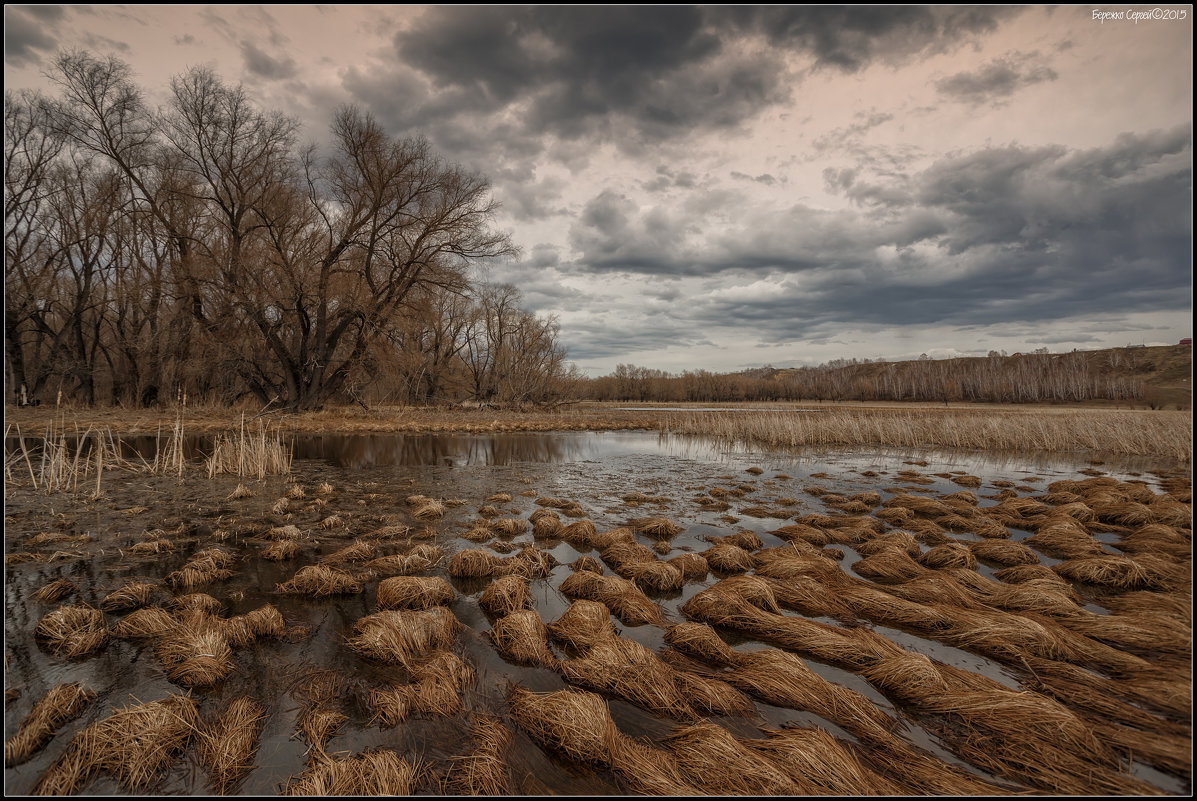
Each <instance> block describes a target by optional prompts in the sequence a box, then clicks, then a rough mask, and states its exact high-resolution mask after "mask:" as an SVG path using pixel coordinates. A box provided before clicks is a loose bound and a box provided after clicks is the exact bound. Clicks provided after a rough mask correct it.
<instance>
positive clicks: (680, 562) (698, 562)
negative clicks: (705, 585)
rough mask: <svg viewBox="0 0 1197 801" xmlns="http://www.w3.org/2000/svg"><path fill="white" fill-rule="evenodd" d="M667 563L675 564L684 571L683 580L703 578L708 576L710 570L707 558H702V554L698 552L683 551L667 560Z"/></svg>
mask: <svg viewBox="0 0 1197 801" xmlns="http://www.w3.org/2000/svg"><path fill="white" fill-rule="evenodd" d="M666 564H670V565H673V566H674V567H676V568H677V569H678V570H680V571H681V573H682V579H683V581H689V580H691V579H697V580H700V581H701V580H702V579H705V578H706V577H707V573H709V572H710V569H711V568H710V565H708V564H707V560H706V559H703V558H702V555H701V554H696V553H682V554H678V555H677V556H674V557H672V558H670V559H667V560H666Z"/></svg>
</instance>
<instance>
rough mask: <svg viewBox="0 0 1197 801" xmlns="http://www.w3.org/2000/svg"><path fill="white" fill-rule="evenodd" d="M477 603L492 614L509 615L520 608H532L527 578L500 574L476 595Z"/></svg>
mask: <svg viewBox="0 0 1197 801" xmlns="http://www.w3.org/2000/svg"><path fill="white" fill-rule="evenodd" d="M478 605H479V606H480V607H482V608H483V609H485V610H486V611H487V612H490V613H491V614H492V615H499V616H503V615H509V614H511V613H512V612H516V611H519V610H521V609H532V608H533V602H532V592H531V590H529V589H528V580H527V579H525V578H524V577H522V576H515V575H511V576H500V577H499V578H496V579H495V580H494V581H492V582H491V583H490V584H488V585H486V589H484V590H483V591H482V594H481V595H480V596H479V597H478Z"/></svg>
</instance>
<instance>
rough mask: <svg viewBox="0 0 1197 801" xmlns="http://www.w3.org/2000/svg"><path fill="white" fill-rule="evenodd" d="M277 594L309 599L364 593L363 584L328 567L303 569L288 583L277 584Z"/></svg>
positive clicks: (317, 566) (310, 566)
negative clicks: (303, 596)
mask: <svg viewBox="0 0 1197 801" xmlns="http://www.w3.org/2000/svg"><path fill="white" fill-rule="evenodd" d="M274 591H275V592H281V593H286V594H288V595H306V596H308V597H309V598H326V597H328V596H329V595H346V594H352V593H357V592H361V591H362V585H361V582H359V581H358V580H357V579H356V578H355V577H354V576H352V575H350V574H349V573H346V572H345V571H343V570H338V569H336V568H335V567H329V566H328V565H308V566H307V567H301V568H300V569H299V570H297V571H296V572H295V575H294V576H292V577H291V578H290V579H288V580H287V581H284V582H282V583H281V584H276V585H275V587H274Z"/></svg>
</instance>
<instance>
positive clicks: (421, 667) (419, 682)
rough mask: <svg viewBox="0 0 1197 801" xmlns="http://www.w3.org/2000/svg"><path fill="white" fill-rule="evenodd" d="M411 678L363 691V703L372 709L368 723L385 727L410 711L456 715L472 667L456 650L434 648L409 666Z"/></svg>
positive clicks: (431, 715) (433, 715)
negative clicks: (405, 682)
mask: <svg viewBox="0 0 1197 801" xmlns="http://www.w3.org/2000/svg"><path fill="white" fill-rule="evenodd" d="M411 678H412V683H410V684H406V685H397V686H394V687H388V688H383V689H374V690H370V691H369V692H368V693H367V695H366V705H367V706H368V707H369V708H370V710H371V711H372V712H373V718H371V723H377V724H378V725H379V726H381V727H383V728H389V727H391V726H397V725H398V724H400V723H402V722H403V721H405V720H407V718H408V717H410V716H411V715H414V714H418V715H424V716H426V717H448V716H450V715H456V714H457V713H458V712H460V711H461V708H462V694H463V693H464V692H465V688H466V687H467V686H468V685H469V684H470V683H471V682H472V681H473V680H474V669H473V668H472V667H471V666H470V664H469V663H468V662H466V661H464V660H463V659H461V657H459V656H457V655H456V654H454V653H452V652H450V651H441V650H438V651H433V652H432V655H431V656H430V657H428V658H427V659H423V660H421V661H419V662H417V663H416V664H415V665H414V666H413V667H412V668H411Z"/></svg>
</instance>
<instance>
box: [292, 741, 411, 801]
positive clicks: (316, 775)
mask: <svg viewBox="0 0 1197 801" xmlns="http://www.w3.org/2000/svg"><path fill="white" fill-rule="evenodd" d="M420 773H421V768H420V767H419V765H416V764H412V763H411V762H408V761H407V760H405V759H404V758H403V757H401V756H399V755H398V754H396V753H395V752H394V751H388V750H378V751H364V752H362V753H360V754H355V755H353V756H348V757H340V758H332V757H328V756H322V757H321V758H319V759H317V760H316V761H315V764H313V765H312V766H311V767H310V768H308V769H307V770H305V771H304V772H303V773H302V774H300V776H299V777H298V778H297V779H295V780H294V781H293V782H291V783H290V784H288V785H287V786H286V788H284V789H283V791H282V794H283V795H304V796H314V797H321V796H337V795H390V796H396V795H398V796H408V795H411V794H412V789H413V788H414V787H415V784H416V781H417V779H418V778H419V776H420Z"/></svg>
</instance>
